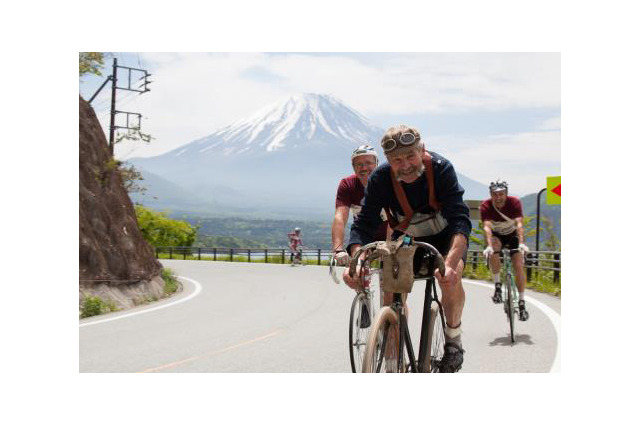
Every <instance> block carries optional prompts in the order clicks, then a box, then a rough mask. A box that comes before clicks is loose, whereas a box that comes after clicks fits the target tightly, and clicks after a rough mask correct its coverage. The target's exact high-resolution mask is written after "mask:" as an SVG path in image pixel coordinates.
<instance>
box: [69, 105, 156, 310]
mask: <svg viewBox="0 0 640 426" xmlns="http://www.w3.org/2000/svg"><path fill="white" fill-rule="evenodd" d="M79 115H80V118H79V119H80V130H79V139H80V141H79V144H80V158H79V160H80V161H79V163H80V164H79V168H80V195H79V197H80V212H79V215H80V235H79V237H80V244H79V245H80V262H79V263H80V265H79V266H80V268H79V269H80V271H79V275H80V280H79V281H80V284H79V297H80V304H81V305H82V302H83V300H84V299H85V298H86V297H87V296H98V297H100V298H101V299H102V300H104V301H107V300H111V301H113V302H115V304H116V306H117V307H118V308H125V307H132V306H134V305H135V304H136V303H137V302H138V301H140V300H144V299H147V298H159V297H161V296H162V293H163V290H164V281H163V279H162V278H161V277H160V272H161V269H162V265H161V264H160V262H158V261H157V260H156V259H155V257H154V253H153V250H152V249H151V246H150V245H149V244H148V243H147V242H146V241H145V240H144V238H143V237H142V234H141V233H140V230H139V229H138V223H137V220H136V216H135V212H134V209H133V204H132V203H131V200H130V199H129V196H128V195H127V192H126V190H125V189H124V186H123V184H122V180H121V179H120V173H119V172H118V169H117V167H116V163H115V162H114V161H113V159H112V158H111V156H110V154H109V151H108V147H107V141H106V138H105V136H104V133H103V131H102V129H101V127H100V124H99V122H98V119H97V118H96V115H95V112H94V111H93V109H92V108H91V106H90V105H89V104H88V103H87V102H85V101H84V99H82V98H80V114H79Z"/></svg>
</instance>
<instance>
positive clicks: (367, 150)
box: [331, 145, 387, 266]
mask: <svg viewBox="0 0 640 426" xmlns="http://www.w3.org/2000/svg"><path fill="white" fill-rule="evenodd" d="M351 165H352V167H353V171H354V172H355V173H354V174H352V175H350V176H347V177H345V178H343V179H341V180H340V184H339V185H338V191H337V193H336V212H335V215H334V217H333V224H332V226H331V242H332V247H333V251H334V254H335V259H336V262H337V264H338V265H341V266H344V265H346V264H347V260H348V259H349V255H348V254H347V252H346V251H345V250H344V229H345V226H346V224H347V221H348V219H349V211H351V214H352V216H353V217H354V218H355V217H356V216H357V215H358V213H359V212H360V210H361V209H362V200H363V199H364V189H365V187H366V186H367V179H368V178H369V175H370V174H371V173H372V172H373V170H374V169H375V168H376V167H377V165H378V154H377V153H376V150H375V149H373V147H372V146H371V145H360V146H359V147H357V148H356V149H355V150H354V151H353V153H352V154H351ZM381 217H382V219H383V222H382V224H381V225H380V226H379V227H378V231H377V233H376V240H378V241H382V240H385V239H386V237H387V221H386V215H385V214H384V211H381Z"/></svg>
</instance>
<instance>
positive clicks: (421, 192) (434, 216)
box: [343, 125, 471, 372]
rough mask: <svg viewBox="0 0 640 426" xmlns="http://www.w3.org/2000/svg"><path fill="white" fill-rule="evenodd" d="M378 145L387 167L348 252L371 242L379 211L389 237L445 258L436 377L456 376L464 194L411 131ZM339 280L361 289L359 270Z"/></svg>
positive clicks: (371, 187)
mask: <svg viewBox="0 0 640 426" xmlns="http://www.w3.org/2000/svg"><path fill="white" fill-rule="evenodd" d="M381 144H382V148H383V150H384V154H385V156H386V158H387V161H388V163H385V164H383V165H381V166H380V167H378V168H377V169H376V170H375V171H374V172H373V173H372V174H371V176H370V177H369V182H368V184H367V188H366V190H365V198H364V202H363V204H362V210H361V211H360V214H358V216H357V217H356V218H355V220H354V223H353V225H352V227H351V234H350V245H349V247H347V250H348V251H349V253H351V255H353V254H354V253H355V252H356V251H357V250H358V249H359V248H360V247H361V246H362V245H365V244H368V243H370V242H372V241H375V235H376V230H377V229H378V226H379V225H380V222H381V219H380V210H381V209H384V210H385V211H386V213H387V218H388V220H389V225H390V226H391V227H392V228H393V229H394V237H396V236H397V237H399V236H401V235H402V234H407V235H410V236H412V237H414V238H415V239H416V240H418V241H424V242H427V243H429V244H431V245H433V246H434V247H435V248H436V249H438V251H439V252H440V253H441V254H442V255H443V257H444V258H445V274H444V275H440V273H439V272H437V271H436V273H435V276H436V279H437V280H438V283H439V284H440V288H441V290H442V305H443V308H444V312H445V317H446V325H445V341H446V342H445V354H444V357H443V359H442V366H441V371H442V372H456V371H458V370H459V369H460V368H461V366H462V362H463V354H464V350H463V349H462V339H461V324H462V311H463V308H464V301H465V293H464V289H463V288H462V271H463V269H464V262H465V261H466V252H467V247H468V244H469V234H470V233H471V219H470V217H469V208H468V207H467V206H466V204H465V203H464V202H463V200H462V195H463V193H464V189H463V188H462V187H461V186H460V184H459V183H458V177H457V175H456V172H455V170H454V168H453V165H452V164H451V163H450V162H449V161H448V160H447V159H446V158H444V157H442V156H441V155H439V154H437V153H435V152H431V151H427V150H426V149H425V145H424V143H423V142H422V140H421V137H420V133H419V131H418V130H417V129H416V128H413V127H408V126H404V125H400V126H397V127H391V128H389V129H388V130H387V132H386V133H385V134H384V136H383V137H382V141H381ZM423 256H424V251H423V250H422V249H418V250H416V255H415V257H414V275H418V271H419V269H420V266H421V265H420V263H421V260H422V258H423ZM343 279H344V281H345V282H346V283H347V285H349V286H351V287H353V288H357V287H358V286H360V283H359V271H358V268H356V274H355V275H354V277H353V278H352V277H351V276H350V275H349V271H348V270H345V272H344V274H343Z"/></svg>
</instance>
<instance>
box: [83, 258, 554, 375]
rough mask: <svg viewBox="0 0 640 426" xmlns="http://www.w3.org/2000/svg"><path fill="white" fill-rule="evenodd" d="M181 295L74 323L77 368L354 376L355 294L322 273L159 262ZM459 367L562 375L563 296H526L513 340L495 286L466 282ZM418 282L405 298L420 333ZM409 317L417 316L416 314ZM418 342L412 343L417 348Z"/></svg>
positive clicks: (287, 268)
mask: <svg viewBox="0 0 640 426" xmlns="http://www.w3.org/2000/svg"><path fill="white" fill-rule="evenodd" d="M162 263H163V264H164V265H165V266H166V267H169V268H171V269H173V270H174V271H175V272H176V274H177V275H179V276H180V277H181V281H182V283H183V286H184V290H183V291H182V292H180V293H179V294H177V295H176V296H174V297H172V298H170V299H167V300H165V301H161V302H157V303H154V304H151V305H146V306H143V307H139V308H136V309H132V310H128V311H126V312H122V313H113V314H109V315H102V316H100V317H93V318H89V319H86V320H83V321H81V322H80V328H79V334H80V372H121V373H134V372H140V373H142V372H145V373H150V372H167V373H169V372H172V373H186V372H220V373H221V372H235V373H240V372H272V373H284V372H336V373H341V372H343V373H348V372H350V371H351V368H350V365H349V355H348V352H347V350H348V349H347V338H348V336H347V333H348V317H349V309H350V306H351V300H352V298H353V294H354V293H353V291H352V290H350V289H348V288H347V287H346V286H344V285H340V286H338V285H335V284H334V283H333V281H331V279H330V277H329V274H328V268H326V267H315V266H304V267H295V268H292V267H290V266H287V265H271V264H247V263H225V262H206V261H182V260H164V261H162ZM463 282H464V287H465V291H466V305H465V310H464V314H463V345H464V348H465V349H466V351H467V353H466V354H465V363H464V366H463V368H462V370H461V372H463V373H476V372H550V371H552V372H559V371H560V364H559V362H560V361H559V360H560V299H558V298H556V297H553V296H549V295H546V294H540V293H534V292H532V291H528V292H527V300H528V309H529V312H530V314H531V318H530V320H529V321H527V322H524V323H523V322H517V323H516V343H515V344H513V345H512V344H511V341H510V339H509V336H508V331H509V330H508V324H507V321H506V316H505V315H504V313H503V311H502V308H501V306H497V305H493V303H492V302H491V300H490V296H491V294H492V286H491V285H488V284H487V283H484V282H475V281H470V280H464V281H463ZM423 298H424V282H422V283H416V285H415V286H414V290H413V292H412V293H411V295H410V297H409V309H410V313H411V314H410V327H411V329H412V333H414V332H417V331H418V330H419V320H420V318H419V316H420V315H419V313H420V312H421V311H422V306H421V305H422V301H423ZM413 313H416V314H415V315H413ZM417 345H418V342H417V340H416V341H415V342H414V346H415V347H416V348H417Z"/></svg>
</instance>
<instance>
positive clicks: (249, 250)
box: [247, 249, 251, 263]
mask: <svg viewBox="0 0 640 426" xmlns="http://www.w3.org/2000/svg"><path fill="white" fill-rule="evenodd" d="M247 257H248V258H249V263H251V249H247Z"/></svg>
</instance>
